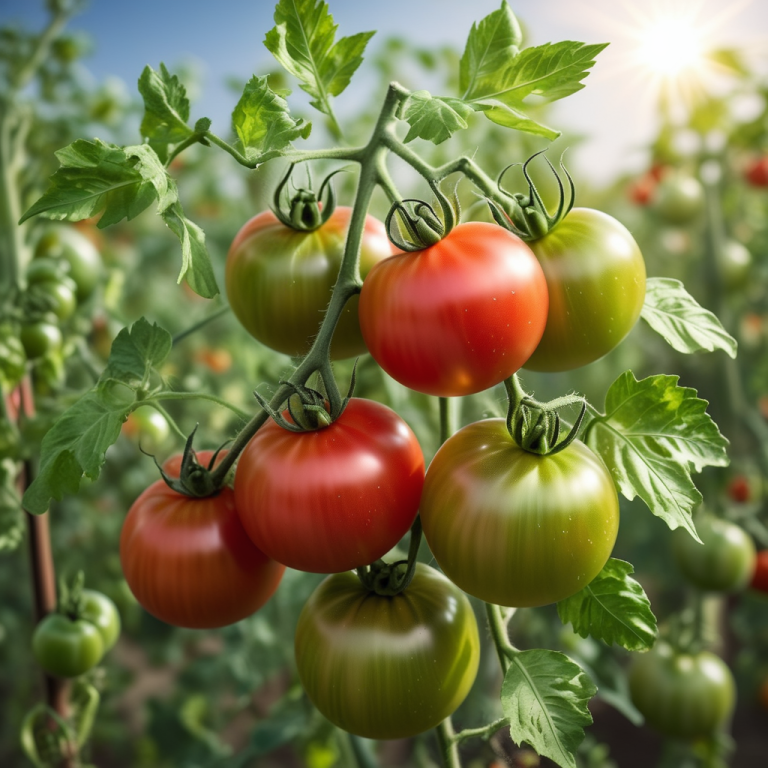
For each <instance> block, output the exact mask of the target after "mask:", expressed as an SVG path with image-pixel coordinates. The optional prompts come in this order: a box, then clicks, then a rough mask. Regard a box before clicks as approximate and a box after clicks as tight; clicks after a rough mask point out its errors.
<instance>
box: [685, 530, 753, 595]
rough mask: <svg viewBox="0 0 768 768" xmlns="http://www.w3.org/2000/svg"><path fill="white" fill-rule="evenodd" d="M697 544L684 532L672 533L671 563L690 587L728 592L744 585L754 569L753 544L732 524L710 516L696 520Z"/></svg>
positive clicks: (744, 532)
mask: <svg viewBox="0 0 768 768" xmlns="http://www.w3.org/2000/svg"><path fill="white" fill-rule="evenodd" d="M696 531H697V533H698V534H699V538H700V539H701V541H702V543H701V544H699V542H698V541H696V539H694V538H693V537H692V536H691V535H690V534H689V533H688V532H687V531H683V530H678V531H675V534H674V537H673V540H672V541H673V544H674V553H675V560H676V561H677V564H678V565H679V566H680V570H681V571H682V572H683V574H684V576H685V577H686V579H688V581H690V582H691V584H693V585H695V586H697V587H699V588H700V589H706V590H714V591H718V592H728V591H733V590H740V589H743V588H744V587H746V586H747V584H748V583H749V580H750V578H751V577H752V574H753V573H754V570H755V557H756V554H755V545H754V542H753V541H752V538H751V537H750V535H749V534H748V533H747V532H746V531H745V530H744V529H743V528H742V527H741V526H738V525H736V524H735V523H730V522H728V521H727V520H721V519H719V518H717V517H712V516H711V515H702V516H699V517H697V518H696Z"/></svg>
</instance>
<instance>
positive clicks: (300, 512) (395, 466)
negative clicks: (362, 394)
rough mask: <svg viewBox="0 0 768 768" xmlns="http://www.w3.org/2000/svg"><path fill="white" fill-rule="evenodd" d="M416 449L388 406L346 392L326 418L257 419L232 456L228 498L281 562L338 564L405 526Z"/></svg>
mask: <svg viewBox="0 0 768 768" xmlns="http://www.w3.org/2000/svg"><path fill="white" fill-rule="evenodd" d="M423 484H424V456H423V454H422V452H421V447H420V446H419V443H418V441H417V440H416V436H415V435H414V434H413V432H412V431H411V429H410V427H409V426H408V425H407V424H406V423H405V422H404V421H403V420H402V419H401V418H400V417H399V416H398V415H397V414H396V413H395V412H394V411H392V410H390V409H389V408H387V407H386V406H384V405H381V404H379V403H375V402H373V401H372V400H362V399H358V398H353V399H352V400H350V402H349V405H347V408H346V410H345V411H344V413H343V414H342V415H341V416H340V417H339V418H338V419H337V420H336V421H335V422H333V424H331V425H330V426H328V427H324V428H323V429H318V430H315V431H312V432H289V431H288V430H286V429H283V428H282V427H279V426H278V425H277V424H275V422H273V421H270V422H269V423H268V424H265V425H264V426H263V427H262V428H261V429H260V430H259V431H258V432H257V433H256V435H255V436H254V437H253V439H252V440H251V442H250V443H248V445H247V446H246V448H245V450H244V451H243V453H242V454H241V456H240V460H239V462H238V465H237V474H236V475H235V503H236V505H237V511H238V513H239V515H240V519H241V520H242V522H243V526H244V527H245V530H246V531H248V535H249V536H250V537H251V539H252V540H253V542H254V543H255V544H256V546H257V547H259V549H261V550H262V551H263V552H266V553H267V554H268V555H269V556H270V557H272V558H274V559H275V560H277V561H278V562H281V563H284V564H285V565H287V566H289V567H290V568H296V569H297V570H300V571H310V572H313V573H338V572H340V571H346V570H349V569H351V568H357V567H358V566H362V565H367V564H369V563H372V562H373V561H374V560H377V559H378V558H380V557H381V556H382V555H384V554H386V553H387V552H388V551H389V550H390V549H392V547H394V546H395V544H397V543H398V541H400V539H401V538H402V537H403V536H404V535H405V533H406V532H407V531H408V529H409V528H410V526H411V524H412V523H413V521H414V519H415V517H416V512H417V510H418V507H419V499H420V498H421V489H422V486H423Z"/></svg>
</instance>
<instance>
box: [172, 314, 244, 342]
mask: <svg viewBox="0 0 768 768" xmlns="http://www.w3.org/2000/svg"><path fill="white" fill-rule="evenodd" d="M231 311H232V308H231V307H230V306H229V305H228V304H227V305H226V306H225V307H219V309H217V310H216V311H215V312H211V314H210V315H208V316H207V317H204V318H203V319H202V320H199V321H198V322H196V323H195V324H194V325H191V326H190V327H189V328H187V329H186V330H183V331H181V332H179V333H177V334H176V335H175V336H174V337H173V341H172V342H171V343H172V344H173V346H176V345H177V344H178V343H179V342H180V341H183V340H184V339H186V338H187V336H191V335H192V334H193V333H195V332H196V331H199V330H200V329H201V328H204V327H205V326H206V325H208V323H212V322H213V321H214V320H218V319H219V318H220V317H223V316H224V315H226V314H227V313H228V312H231Z"/></svg>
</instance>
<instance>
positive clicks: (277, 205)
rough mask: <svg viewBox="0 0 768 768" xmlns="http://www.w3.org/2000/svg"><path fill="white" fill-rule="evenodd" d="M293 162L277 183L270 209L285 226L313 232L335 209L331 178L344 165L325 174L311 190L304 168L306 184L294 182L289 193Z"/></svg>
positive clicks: (339, 171) (310, 182) (310, 179)
mask: <svg viewBox="0 0 768 768" xmlns="http://www.w3.org/2000/svg"><path fill="white" fill-rule="evenodd" d="M295 166H296V164H295V163H291V165H290V166H289V167H288V171H287V172H286V174H285V176H283V178H282V180H281V181H280V183H279V184H278V185H277V188H276V189H275V194H274V197H273V198H272V212H273V213H274V214H275V216H276V217H277V218H278V219H279V220H280V221H281V222H282V223H283V224H285V226H286V227H290V228H291V229H295V230H296V231H298V232H313V231H314V230H316V229H318V228H319V227H321V226H323V224H325V223H326V222H327V221H328V219H330V218H331V216H332V215H333V212H334V210H335V209H336V192H335V191H334V189H333V184H331V179H332V178H333V177H334V176H335V175H336V174H337V173H341V171H343V170H344V169H343V168H339V169H338V170H336V171H334V172H333V173H331V174H329V175H328V176H326V177H325V179H324V180H323V183H322V184H321V185H320V189H319V190H318V191H317V192H315V191H314V190H313V189H312V177H311V176H310V174H309V168H307V187H306V188H305V187H295V186H294V189H295V192H294V194H293V195H290V194H289V192H288V182H289V180H290V179H291V175H292V173H293V169H294V167H295Z"/></svg>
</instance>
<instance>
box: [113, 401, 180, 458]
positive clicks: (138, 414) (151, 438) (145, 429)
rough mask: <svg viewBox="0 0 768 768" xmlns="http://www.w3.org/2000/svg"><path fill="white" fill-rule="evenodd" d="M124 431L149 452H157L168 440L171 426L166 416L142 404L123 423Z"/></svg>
mask: <svg viewBox="0 0 768 768" xmlns="http://www.w3.org/2000/svg"><path fill="white" fill-rule="evenodd" d="M122 433H123V434H124V435H125V436H126V437H127V438H129V439H130V440H132V441H133V442H134V443H136V444H137V445H140V446H141V447H142V449H143V450H145V451H147V452H148V453H153V454H154V453H157V452H158V451H160V450H162V448H163V447H164V446H165V444H166V443H167V442H168V438H169V437H170V434H171V428H170V426H169V425H168V421H167V420H166V418H165V416H163V414H162V413H160V412H159V411H156V410H155V409H154V408H151V407H150V406H142V407H139V408H137V409H136V410H135V411H133V413H131V414H130V415H129V416H128V418H127V419H126V420H125V422H124V423H123V428H122Z"/></svg>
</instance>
